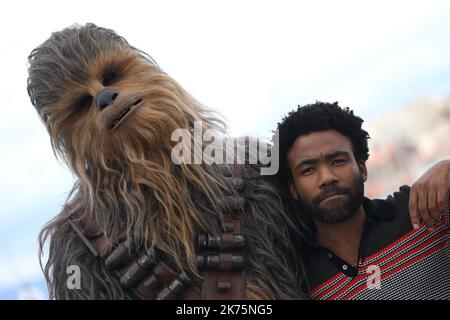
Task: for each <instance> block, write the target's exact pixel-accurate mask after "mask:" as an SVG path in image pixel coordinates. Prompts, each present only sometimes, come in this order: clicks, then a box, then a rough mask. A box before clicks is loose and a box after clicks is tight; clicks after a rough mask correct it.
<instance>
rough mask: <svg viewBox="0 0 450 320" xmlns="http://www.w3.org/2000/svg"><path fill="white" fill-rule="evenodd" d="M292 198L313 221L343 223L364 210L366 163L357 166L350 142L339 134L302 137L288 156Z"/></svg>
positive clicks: (322, 132) (330, 132)
mask: <svg viewBox="0 0 450 320" xmlns="http://www.w3.org/2000/svg"><path fill="white" fill-rule="evenodd" d="M287 160H288V164H289V167H290V169H291V172H292V176H293V181H292V182H291V183H290V184H289V189H290V192H291V195H292V197H293V198H294V199H297V200H299V203H298V204H299V205H300V206H301V208H302V209H303V211H305V213H307V214H309V215H310V216H311V217H312V218H313V219H315V220H318V221H321V222H325V223H337V222H342V221H344V220H346V219H347V218H349V217H350V216H351V215H352V214H353V213H355V212H356V211H357V209H358V208H359V207H360V206H361V204H362V200H363V196H364V182H365V181H366V179H367V169H366V166H365V163H364V162H363V161H361V162H360V163H357V162H356V160H355V157H354V155H353V149H352V143H351V141H350V139H348V138H347V137H345V136H344V135H342V134H340V133H339V132H338V131H336V130H326V131H319V132H314V133H310V134H307V135H302V136H299V137H298V138H297V139H296V140H295V141H294V144H293V145H292V147H291V149H290V150H289V152H288V154H287Z"/></svg>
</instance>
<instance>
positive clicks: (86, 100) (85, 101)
mask: <svg viewBox="0 0 450 320" xmlns="http://www.w3.org/2000/svg"><path fill="white" fill-rule="evenodd" d="M91 104H92V96H84V97H81V98H80V99H78V100H77V103H76V109H77V112H79V113H81V112H83V111H85V110H86V109H87V108H89V107H90V106H91Z"/></svg>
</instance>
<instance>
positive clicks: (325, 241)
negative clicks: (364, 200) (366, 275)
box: [314, 205, 366, 265]
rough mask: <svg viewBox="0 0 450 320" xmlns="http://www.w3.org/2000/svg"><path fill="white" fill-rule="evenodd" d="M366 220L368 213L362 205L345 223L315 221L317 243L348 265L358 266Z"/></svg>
mask: <svg viewBox="0 0 450 320" xmlns="http://www.w3.org/2000/svg"><path fill="white" fill-rule="evenodd" d="M365 220H366V213H365V211H364V208H363V206H362V205H361V207H360V208H359V209H358V210H357V211H356V212H355V213H354V214H353V215H352V216H351V217H350V218H348V219H347V220H345V221H343V222H339V223H324V222H321V221H317V220H315V221H314V222H315V224H316V227H317V241H318V242H319V244H320V245H321V246H323V247H325V248H327V249H329V250H331V251H333V252H334V253H335V254H337V255H338V256H339V257H340V258H341V259H343V260H344V261H346V262H347V263H349V264H351V265H356V264H357V262H358V250H359V244H360V242H361V236H362V232H363V228H364V222H365Z"/></svg>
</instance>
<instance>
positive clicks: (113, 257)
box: [105, 240, 133, 271]
mask: <svg viewBox="0 0 450 320" xmlns="http://www.w3.org/2000/svg"><path fill="white" fill-rule="evenodd" d="M130 251H131V249H130V241H129V240H125V241H123V242H121V243H119V245H118V246H117V247H116V248H114V250H113V251H112V252H111V253H110V255H109V256H108V257H107V258H106V260H105V266H106V268H107V269H108V270H110V271H112V270H117V269H119V268H121V267H123V266H124V265H126V264H127V263H129V262H130V261H132V260H133V257H132V256H131V255H130Z"/></svg>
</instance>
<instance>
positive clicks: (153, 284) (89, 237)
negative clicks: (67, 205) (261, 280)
mask: <svg viewBox="0 0 450 320" xmlns="http://www.w3.org/2000/svg"><path fill="white" fill-rule="evenodd" d="M232 168H233V167H230V166H224V167H223V174H224V179H225V181H226V182H227V183H228V184H229V185H231V186H233V187H234V189H236V190H237V191H238V192H242V191H244V189H245V181H244V180H243V179H242V178H241V172H240V166H239V165H235V166H234V170H233V171H234V172H231V169H232ZM223 200H224V202H225V207H226V208H227V209H228V210H227V212H226V213H225V214H224V220H225V223H224V225H223V226H222V233H221V234H220V235H210V234H204V233H200V234H198V235H197V237H196V240H197V243H196V255H197V256H196V260H197V267H198V270H199V271H200V272H201V274H202V276H203V277H204V278H203V281H202V283H201V288H200V286H199V285H197V284H196V283H194V281H193V280H192V279H191V276H189V275H188V274H186V273H184V272H177V271H176V270H175V269H176V268H175V267H174V265H173V264H169V263H168V262H169V261H168V258H167V256H166V255H165V254H164V253H163V252H161V251H160V250H159V249H158V248H151V249H150V250H149V251H147V252H143V251H139V250H134V248H130V245H129V241H128V240H127V239H126V236H124V235H122V236H119V241H120V242H119V244H118V245H116V246H114V245H111V244H109V243H108V242H107V240H106V238H105V237H104V235H103V234H102V233H101V232H99V231H98V230H97V229H96V228H95V227H92V225H93V224H92V223H89V222H86V221H81V222H78V223H75V222H74V221H72V220H70V219H69V220H68V222H69V224H70V225H71V227H72V229H73V230H74V231H75V232H76V233H77V234H78V236H79V237H80V238H81V240H82V241H83V242H84V244H85V245H86V246H87V248H88V249H89V250H90V251H91V252H92V254H93V255H94V256H95V257H98V258H101V259H102V260H103V261H104V263H105V267H106V268H107V269H108V270H110V271H112V272H114V273H115V274H116V275H117V276H118V278H119V279H120V284H121V286H122V288H123V289H125V290H126V292H128V293H129V294H130V295H131V296H134V297H136V298H139V299H146V300H154V299H156V300H171V299H208V300H215V299H220V300H228V299H244V298H245V273H244V267H245V256H244V249H245V245H246V241H245V237H244V225H243V219H242V215H241V212H242V210H243V208H244V204H245V199H244V198H243V197H239V196H238V197H236V196H224V199H223ZM123 234H124V233H123Z"/></svg>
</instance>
